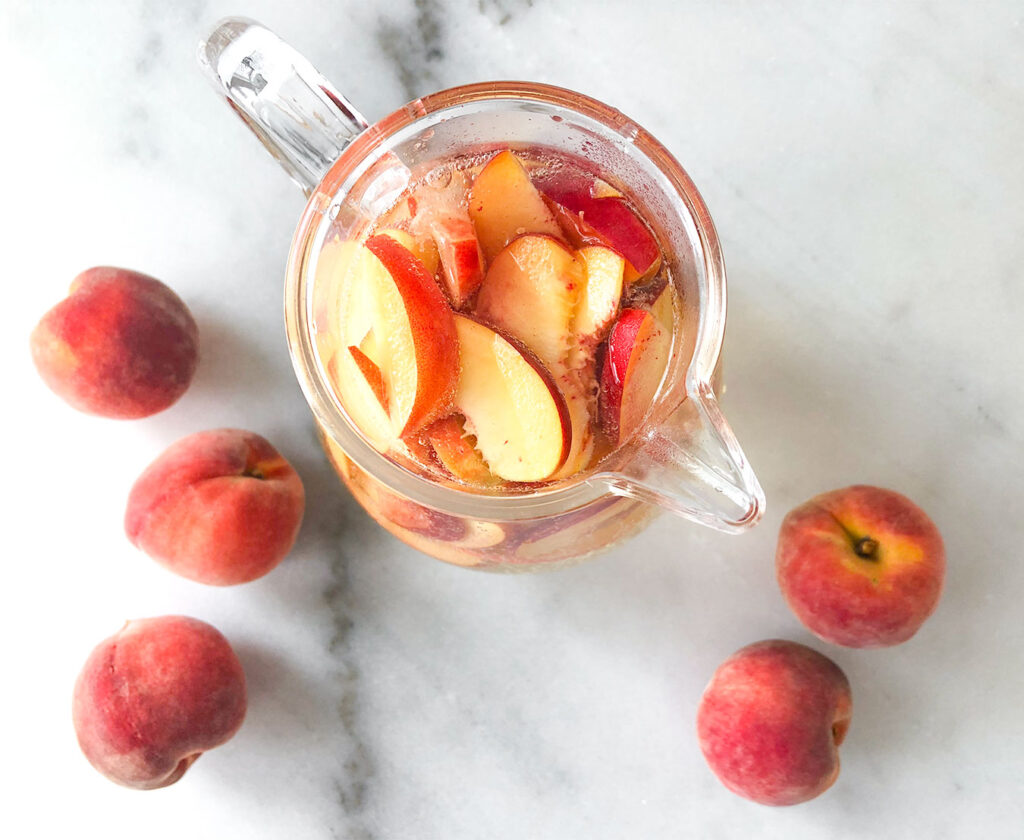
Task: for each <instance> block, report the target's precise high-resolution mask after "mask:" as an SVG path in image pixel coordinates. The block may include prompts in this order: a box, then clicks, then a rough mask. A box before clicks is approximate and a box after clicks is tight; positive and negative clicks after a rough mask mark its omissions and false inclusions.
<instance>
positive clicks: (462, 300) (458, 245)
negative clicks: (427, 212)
mask: <svg viewBox="0 0 1024 840" xmlns="http://www.w3.org/2000/svg"><path fill="white" fill-rule="evenodd" d="M429 228H430V233H431V235H432V236H433V239H434V242H435V243H436V245H437V250H438V253H439V255H440V261H441V278H442V280H443V282H444V287H445V291H447V292H448V298H449V300H451V302H452V306H454V307H455V308H456V309H462V308H464V307H465V306H466V304H467V303H468V302H469V300H470V298H472V297H473V295H474V294H475V293H476V290H477V289H479V288H480V284H481V283H483V280H484V255H483V253H482V251H481V250H480V244H479V243H478V242H477V240H476V233H475V231H474V229H473V223H472V222H471V221H470V220H469V217H468V216H467V215H466V214H464V213H463V214H462V215H448V216H441V217H439V218H437V219H434V220H432V221H431V222H430V224H429Z"/></svg>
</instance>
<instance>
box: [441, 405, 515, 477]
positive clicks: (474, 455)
mask: <svg viewBox="0 0 1024 840" xmlns="http://www.w3.org/2000/svg"><path fill="white" fill-rule="evenodd" d="M422 439H423V441H424V442H425V443H426V444H428V445H429V446H430V447H431V449H432V450H433V453H434V455H436V456H437V460H438V461H440V462H441V465H442V466H443V467H444V468H445V469H446V470H448V472H450V473H451V474H452V475H453V476H455V478H457V479H459V480H460V481H464V482H466V483H467V484H478V485H483V486H488V487H493V486H495V485H497V484H498V483H499V479H498V478H497V477H496V476H495V475H494V473H492V472H491V471H490V469H488V467H487V462H486V461H484V459H483V456H482V455H481V454H480V453H479V452H478V451H477V449H476V440H475V439H474V438H473V436H472V435H469V434H467V432H466V430H465V427H464V426H463V421H462V418H460V417H459V416H458V415H457V414H451V415H449V416H448V417H444V418H442V419H441V420H438V421H437V422H436V423H432V424H431V425H430V426H428V427H427V428H426V429H424V430H423V434H422Z"/></svg>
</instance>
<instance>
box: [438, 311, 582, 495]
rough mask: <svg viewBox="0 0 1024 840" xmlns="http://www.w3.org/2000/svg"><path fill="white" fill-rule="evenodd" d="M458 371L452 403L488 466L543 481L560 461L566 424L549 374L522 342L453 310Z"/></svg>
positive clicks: (567, 436) (514, 477) (502, 474)
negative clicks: (454, 312)
mask: <svg viewBox="0 0 1024 840" xmlns="http://www.w3.org/2000/svg"><path fill="white" fill-rule="evenodd" d="M455 328H456V332H457V334H458V345H459V356H460V361H461V371H460V374H459V380H458V389H457V391H456V394H455V406H456V408H457V409H458V410H459V411H460V412H461V413H462V414H463V415H464V416H465V418H466V423H465V425H466V431H468V432H470V433H471V434H474V435H475V436H476V448H477V449H478V450H479V452H480V454H481V455H482V456H483V459H484V461H485V462H486V463H487V466H488V467H489V469H490V471H491V472H492V473H494V474H495V475H496V476H498V477H499V478H504V479H506V480H508V481H544V480H545V479H547V478H550V477H551V476H552V475H553V474H554V473H555V472H557V471H558V469H559V468H560V467H561V466H562V464H563V463H564V462H565V459H566V456H567V455H568V452H569V446H570V442H571V428H572V427H571V424H570V418H569V410H568V408H567V406H566V403H565V398H564V397H563V396H562V393H561V391H559V389H558V386H557V385H556V384H555V382H554V380H553V379H552V377H551V374H550V373H549V372H548V370H547V369H546V368H545V367H544V365H543V364H541V362H540V361H539V360H538V359H537V358H536V357H534V355H533V353H531V352H530V350H529V349H527V348H526V347H525V346H523V345H520V344H519V343H518V342H517V341H515V339H513V338H511V337H509V336H505V335H501V334H500V333H498V332H496V331H495V330H493V329H491V328H490V327H488V326H486V325H484V324H482V323H480V322H479V321H476V320H474V319H472V318H469V317H467V316H465V315H459V314H456V315H455Z"/></svg>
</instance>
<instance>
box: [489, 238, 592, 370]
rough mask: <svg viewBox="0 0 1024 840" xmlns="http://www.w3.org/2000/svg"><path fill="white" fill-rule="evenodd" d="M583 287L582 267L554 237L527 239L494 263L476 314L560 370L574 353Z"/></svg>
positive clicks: (514, 243) (516, 241) (519, 240)
mask: <svg viewBox="0 0 1024 840" xmlns="http://www.w3.org/2000/svg"><path fill="white" fill-rule="evenodd" d="M583 282H584V274H583V266H582V264H581V263H580V262H579V260H577V259H576V258H575V257H574V256H573V253H572V251H570V250H569V249H568V248H566V247H565V245H563V244H562V243H561V242H560V241H559V240H557V239H555V238H553V237H551V236H547V235H538V234H526V235H524V236H520V237H518V238H516V239H514V240H512V242H510V243H509V245H508V247H506V248H505V249H504V250H502V251H501V253H500V254H498V255H497V256H496V257H495V259H494V261H493V262H492V263H491V266H490V268H489V269H488V270H487V276H486V277H484V282H483V285H482V286H481V287H480V294H479V296H478V297H477V302H476V309H475V314H476V315H477V316H478V317H480V318H482V319H483V320H485V321H487V322H488V323H491V324H494V325H495V326H497V327H499V328H501V329H502V330H504V331H506V332H508V333H510V334H511V335H513V336H515V337H516V338H518V339H519V340H520V341H522V342H523V343H524V344H525V345H526V346H527V347H529V348H530V350H532V351H533V352H534V353H535V354H536V355H537V357H538V358H539V359H540V360H541V361H542V362H544V364H546V365H548V367H549V368H550V367H555V366H557V365H561V364H563V363H564V362H565V361H566V357H567V356H568V353H569V347H570V344H571V342H572V335H573V332H572V324H573V317H574V314H575V311H576V305H577V301H578V300H579V296H580V290H581V288H582V286H583Z"/></svg>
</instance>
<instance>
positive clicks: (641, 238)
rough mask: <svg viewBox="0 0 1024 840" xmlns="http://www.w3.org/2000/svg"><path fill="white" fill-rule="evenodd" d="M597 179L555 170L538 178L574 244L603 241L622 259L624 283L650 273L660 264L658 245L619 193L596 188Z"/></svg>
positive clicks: (634, 280)
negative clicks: (624, 266) (623, 263)
mask: <svg viewBox="0 0 1024 840" xmlns="http://www.w3.org/2000/svg"><path fill="white" fill-rule="evenodd" d="M600 183H603V182H599V181H598V180H597V179H593V178H583V177H581V176H579V175H577V174H574V173H569V172H566V171H565V170H559V171H558V172H556V173H554V174H549V175H546V176H543V177H542V178H541V179H539V183H538V186H539V188H540V190H541V192H543V193H544V195H545V196H547V198H548V199H550V201H551V202H553V205H554V206H552V208H551V209H552V210H553V212H554V213H555V215H556V216H557V219H558V221H559V223H560V224H561V227H562V230H563V232H564V234H565V235H566V236H567V237H568V239H569V241H570V242H572V244H573V245H574V246H575V247H576V248H581V247H583V246H584V245H592V244H600V245H605V246H607V247H609V248H611V249H612V250H614V251H616V252H618V253H619V254H621V255H622V257H623V258H624V259H625V260H626V263H627V265H626V272H625V280H626V283H635V282H637V281H638V280H643V279H646V278H649V277H651V276H653V275H654V273H655V272H656V271H657V270H658V266H659V265H660V264H661V249H660V248H659V247H658V243H657V241H656V240H655V238H654V235H653V234H652V233H651V231H650V230H649V229H648V227H647V225H646V224H644V222H643V221H642V220H641V219H640V217H639V216H638V215H637V214H636V213H635V212H633V209H632V208H631V207H630V205H629V202H628V201H627V200H626V199H625V197H624V196H623V195H621V193H620V194H615V192H609V191H608V190H606V189H601V188H600Z"/></svg>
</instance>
